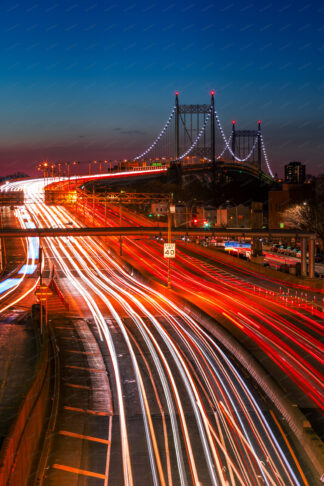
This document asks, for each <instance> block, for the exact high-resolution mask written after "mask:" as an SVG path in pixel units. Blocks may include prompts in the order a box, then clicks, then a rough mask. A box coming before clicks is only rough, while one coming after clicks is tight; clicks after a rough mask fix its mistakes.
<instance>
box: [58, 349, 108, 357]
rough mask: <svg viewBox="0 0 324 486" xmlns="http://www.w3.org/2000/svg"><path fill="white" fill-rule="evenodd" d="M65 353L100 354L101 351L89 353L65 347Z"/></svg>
mask: <svg viewBox="0 0 324 486" xmlns="http://www.w3.org/2000/svg"><path fill="white" fill-rule="evenodd" d="M64 352H65V353H74V354H87V355H89V356H102V354H101V353H89V352H88V351H75V350H74V349H65V350H64Z"/></svg>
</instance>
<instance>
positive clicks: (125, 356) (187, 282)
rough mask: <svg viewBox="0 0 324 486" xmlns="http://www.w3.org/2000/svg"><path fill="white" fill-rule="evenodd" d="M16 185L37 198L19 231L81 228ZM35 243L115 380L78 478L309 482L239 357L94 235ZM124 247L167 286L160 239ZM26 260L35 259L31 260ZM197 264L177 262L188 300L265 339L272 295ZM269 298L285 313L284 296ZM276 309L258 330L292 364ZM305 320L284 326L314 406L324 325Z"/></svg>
mask: <svg viewBox="0 0 324 486" xmlns="http://www.w3.org/2000/svg"><path fill="white" fill-rule="evenodd" d="M12 186H14V187H17V186H20V187H23V189H24V191H25V193H26V195H27V196H28V198H29V199H32V200H33V201H34V202H33V203H32V204H29V205H28V207H27V210H26V209H25V208H22V209H17V213H18V214H17V216H18V218H19V221H20V223H21V225H22V226H23V227H26V225H27V226H28V225H30V224H35V225H36V226H37V227H38V226H40V227H53V226H58V227H65V226H66V223H67V222H68V223H69V224H71V226H73V227H77V226H78V225H79V223H77V222H76V221H75V218H73V217H72V216H71V215H70V214H69V213H68V212H67V211H66V210H65V209H64V208H62V207H47V206H45V204H44V202H43V196H42V189H43V181H41V180H35V181H33V180H32V181H26V182H24V183H22V182H20V183H12ZM26 214H28V215H29V216H30V218H31V220H29V221H27V216H26ZM42 246H43V247H44V248H45V252H46V256H47V258H48V259H50V261H51V262H52V263H53V264H54V266H55V268H56V274H57V278H58V281H59V285H60V286H61V288H62V289H63V291H64V292H65V293H66V294H68V295H70V296H71V301H72V303H73V315H74V316H77V317H78V318H79V319H80V318H81V319H84V320H89V325H90V327H91V328H93V329H94V334H95V335H97V336H98V344H99V346H100V349H102V350H103V351H102V356H103V361H104V362H105V365H106V367H107V370H108V373H109V375H108V376H109V377H110V378H109V381H110V386H111V393H112V399H113V410H114V412H113V415H112V422H110V426H109V427H108V426H107V431H106V439H107V441H106V443H105V444H104V445H103V446H104V447H106V454H102V456H101V457H102V458H103V459H102V461H103V463H102V464H101V465H100V471H99V470H97V471H88V473H89V474H88V476H87V474H83V475H85V476H86V479H87V482H85V483H84V484H103V485H107V484H112V485H121V484H124V485H129V486H132V485H133V484H140V485H142V484H145V485H150V484H153V485H159V484H161V485H166V484H170V485H178V484H179V485H187V484H188V485H189V484H194V485H209V484H211V485H218V484H219V485H222V486H227V485H229V484H230V485H236V484H237V485H238V484H240V485H244V486H245V485H251V486H252V485H260V486H261V485H264V484H267V485H282V486H286V485H299V484H305V485H311V484H312V478H311V479H309V477H310V476H309V474H310V473H309V470H308V468H307V465H306V464H305V462H304V460H303V458H301V457H300V455H299V454H298V452H297V451H296V449H295V446H294V444H293V442H292V441H291V440H290V439H289V437H287V432H286V431H285V430H283V428H282V426H280V423H279V416H278V414H277V412H276V411H275V410H274V409H273V408H272V407H271V405H270V404H269V403H268V402H267V400H264V399H262V398H261V396H260V394H259V393H258V391H256V390H255V388H254V387H253V384H252V382H251V380H250V379H249V378H248V377H247V376H246V373H244V371H243V370H241V369H240V367H239V365H238V363H237V362H236V360H234V359H232V357H231V356H230V355H229V354H228V353H227V352H225V350H224V348H223V347H222V345H221V344H220V343H218V342H216V341H215V340H214V339H213V338H212V337H211V336H210V335H209V334H208V333H207V332H206V331H205V330H204V329H203V327H201V325H200V324H199V323H198V322H197V321H195V320H194V319H193V318H192V317H191V316H190V315H189V314H187V313H186V312H184V311H182V310H181V308H180V307H179V306H178V305H176V304H175V303H174V302H173V300H172V297H169V296H167V295H164V294H163V295H162V294H161V293H160V292H158V291H157V290H154V288H152V287H151V286H149V285H147V284H145V283H141V282H139V281H137V280H136V279H135V278H133V277H132V276H131V275H129V274H128V273H127V272H126V271H125V270H124V269H123V268H122V267H121V266H120V265H119V264H118V263H117V262H116V261H115V260H114V259H113V258H112V257H111V256H110V255H109V253H108V252H107V250H106V248H105V247H104V246H103V244H102V243H101V242H99V241H97V240H95V239H93V238H91V237H79V238H76V237H73V236H68V237H62V238H44V241H42ZM124 246H125V253H127V252H128V253H129V254H130V256H131V257H132V258H133V259H136V258H138V259H140V261H141V263H142V265H143V268H146V270H147V266H149V269H148V270H149V272H150V273H151V274H152V275H154V274H156V276H158V277H159V278H161V279H164V281H165V272H166V265H165V263H164V262H163V260H162V259H161V247H160V245H158V244H157V243H156V242H154V243H153V242H152V241H149V240H147V241H141V242H138V241H135V240H131V239H127V243H126V244H125V245H124ZM136 252H137V253H136ZM27 264H28V265H29V264H33V265H34V264H35V260H33V259H31V261H29V260H28V262H27ZM197 265H198V264H197V262H196V261H190V258H188V256H187V257H186V256H185V252H183V254H180V255H179V260H177V262H176V264H175V265H174V267H173V276H172V278H173V285H175V286H177V287H178V288H179V289H184V290H185V291H186V294H188V293H191V294H192V295H194V296H195V300H196V299H197V298H198V300H199V301H201V304H200V305H203V306H204V307H205V306H212V307H213V308H214V309H217V312H216V314H217V316H218V317H221V316H223V317H224V315H225V317H226V319H228V320H229V321H231V322H233V324H234V325H235V326H238V327H242V326H244V328H245V332H247V331H248V329H250V332H251V336H252V335H253V336H259V337H260V326H261V320H262V326H264V328H265V327H266V326H265V325H264V320H265V319H264V309H265V308H266V301H267V299H266V298H264V297H263V296H258V297H256V296H254V297H253V298H252V297H251V289H248V290H247V289H242V286H241V287H240V289H239V290H238V285H234V284H233V282H231V283H227V284H226V286H225V282H224V278H223V276H222V275H221V276H219V275H216V276H215V275H214V276H212V277H211V276H210V275H207V272H206V271H205V270H204V268H203V267H201V266H199V268H198V267H197ZM33 268H34V267H33ZM195 273H197V274H196V275H195ZM18 286H19V284H18ZM243 294H244V299H243V297H242V296H243ZM243 301H244V310H242V306H243ZM261 301H262V303H263V307H262V308H259V305H260V302H261ZM269 302H270V301H268V303H269ZM273 304H274V307H275V308H277V307H276V306H278V307H279V308H280V312H285V313H287V312H288V310H287V309H286V307H285V308H284V307H283V306H282V305H281V304H280V303H274V302H273V301H271V306H272V305H273ZM271 306H268V307H267V314H268V316H269V319H268V320H269V322H267V323H266V324H267V329H268V331H267V332H268V333H269V334H268V336H267V340H266V339H265V337H264V334H263V332H264V331H263V330H262V333H261V337H260V345H261V344H262V343H264V342H265V341H266V342H267V344H268V345H269V346H270V343H272V342H273V344H272V346H273V349H276V350H278V349H279V347H281V348H282V349H284V351H285V353H286V355H285V356H286V358H285V359H286V360H287V363H288V362H289V361H288V359H289V360H291V361H292V362H293V363H294V366H297V364H298V360H297V359H296V358H297V357H296V351H295V348H294V349H293V348H289V349H288V344H287V343H286V342H285V341H282V334H283V328H284V327H285V326H287V323H289V321H288V319H286V321H285V322H284V323H283V322H282V321H283V318H280V319H279V317H278V316H279V313H278V314H276V315H273V314H271V311H270V307H271ZM284 309H285V311H284ZM239 313H240V314H241V315H238V314H239ZM297 320H298V322H299V321H300V322H301V318H299V317H297ZM304 321H305V322H303V325H304V326H305V327H307V328H308V330H311V332H309V335H307V336H306V334H305V332H304V330H303V331H300V330H299V329H297V327H296V325H293V324H290V333H291V334H292V335H293V336H294V339H295V341H296V342H295V346H296V347H297V348H296V349H298V350H300V348H301V347H303V350H304V352H305V356H306V357H304V356H303V357H302V359H300V356H299V355H298V359H299V361H300V363H299V366H300V367H301V368H302V371H300V370H299V369H298V371H296V374H297V373H298V376H299V375H301V376H303V377H305V376H307V385H308V386H309V389H310V394H311V397H310V398H311V399H312V400H318V401H319V400H320V397H319V395H320V392H319V391H316V386H315V384H317V385H318V388H320V379H321V375H320V373H319V372H318V371H317V370H316V369H315V362H316V361H317V359H318V358H319V355H320V348H318V346H317V333H318V332H319V325H315V323H314V322H315V321H314V322H313V320H312V319H311V318H310V317H309V318H307V320H305V319H304ZM274 328H275V329H274ZM278 336H279V337H278ZM289 339H290V338H289ZM279 340H280V341H279ZM290 345H291V346H292V344H291V343H290ZM264 349H265V350H266V347H264ZM305 359H307V360H308V361H307V365H306V363H304V362H303V360H305ZM287 369H288V370H289V368H288V367H287ZM299 385H300V383H299ZM74 393H77V391H74ZM108 399H109V397H107V401H108ZM322 403H323V402H322ZM92 433H96V428H95V427H94V428H93V430H92ZM97 433H99V432H98V431H97ZM101 434H102V431H101ZM92 439H93V437H92ZM297 456H298V457H297ZM56 466H57V464H56V463H55V464H53V463H52V462H51V459H49V463H48V469H49V471H48V475H47V478H48V479H47V480H46V481H45V484H54V482H53V477H54V476H53V475H52V472H53V469H55V467H56ZM70 466H71V465H70V464H69V457H68V456H66V457H65V464H61V465H60V468H57V467H56V469H60V471H61V470H62V471H65V474H67V475H69V474H72V475H74V474H75V472H69V468H70ZM98 467H99V466H98ZM70 469H71V468H70ZM53 474H54V473H53ZM88 481H89V482H88ZM62 484H65V483H64V482H62ZM66 484H69V483H66ZM82 484H83V483H82Z"/></svg>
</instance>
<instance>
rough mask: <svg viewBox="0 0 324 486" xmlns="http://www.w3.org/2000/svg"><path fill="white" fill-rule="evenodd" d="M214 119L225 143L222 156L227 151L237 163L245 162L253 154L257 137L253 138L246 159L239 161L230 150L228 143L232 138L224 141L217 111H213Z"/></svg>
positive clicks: (224, 137)
mask: <svg viewBox="0 0 324 486" xmlns="http://www.w3.org/2000/svg"><path fill="white" fill-rule="evenodd" d="M215 117H216V122H217V126H218V128H219V130H220V132H221V135H222V137H223V140H224V142H225V148H224V151H223V152H222V154H224V153H225V151H226V150H228V151H229V153H230V154H231V155H232V157H233V158H234V159H235V160H237V162H246V161H247V160H248V159H249V158H250V157H251V155H252V154H253V152H254V150H255V147H256V145H257V142H258V135H257V136H256V137H255V139H254V142H253V145H252V148H251V150H250V152H249V153H248V155H247V156H246V157H244V158H243V159H241V158H240V157H237V156H236V155H235V153H234V152H233V150H232V149H231V147H230V145H229V143H230V139H231V138H232V136H231V137H230V138H229V139H228V141H227V140H226V136H225V133H224V130H223V127H222V125H221V122H220V119H219V116H218V113H217V111H215Z"/></svg>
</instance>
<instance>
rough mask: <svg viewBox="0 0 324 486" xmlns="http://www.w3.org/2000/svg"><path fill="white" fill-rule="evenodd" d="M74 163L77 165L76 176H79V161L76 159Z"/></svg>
mask: <svg viewBox="0 0 324 486" xmlns="http://www.w3.org/2000/svg"><path fill="white" fill-rule="evenodd" d="M73 165H74V166H75V176H76V177H77V178H79V162H77V161H76V160H74V162H73Z"/></svg>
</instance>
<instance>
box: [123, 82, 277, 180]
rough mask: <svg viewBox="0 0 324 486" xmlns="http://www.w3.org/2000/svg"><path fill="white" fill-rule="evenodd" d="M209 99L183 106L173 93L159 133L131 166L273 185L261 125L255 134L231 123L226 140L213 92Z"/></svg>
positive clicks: (135, 158)
mask: <svg viewBox="0 0 324 486" xmlns="http://www.w3.org/2000/svg"><path fill="white" fill-rule="evenodd" d="M210 95H211V99H210V103H209V104H196V105H182V104H180V102H179V93H178V92H176V93H175V103H174V106H173V108H172V110H171V113H170V116H169V118H168V120H167V122H166V124H165V125H164V127H163V128H162V130H161V132H160V133H159V134H158V136H157V137H156V139H155V140H154V141H153V143H152V144H151V145H150V146H149V147H148V148H146V150H145V151H144V152H142V153H141V154H139V155H137V156H136V157H133V159H132V162H133V163H141V164H143V165H152V164H153V165H155V164H157V163H160V164H165V165H168V163H170V164H171V165H172V164H178V165H179V164H180V165H181V167H182V168H184V169H185V170H191V171H194V170H201V168H202V167H204V168H210V167H212V168H214V169H215V168H217V169H218V170H222V171H224V172H229V173H230V172H241V173H242V172H244V173H246V174H248V175H250V176H252V177H261V178H263V179H264V180H268V181H272V179H273V177H274V174H273V172H272V170H271V166H270V161H269V158H268V155H267V152H266V148H265V143H264V139H263V134H262V131H261V121H260V120H259V121H258V123H257V128H256V129H255V130H238V129H237V127H236V122H235V120H233V121H232V130H231V133H230V134H229V136H226V134H225V131H224V129H223V126H222V124H221V121H220V117H219V115H218V113H217V111H216V109H215V93H214V91H211V93H210ZM156 161H159V162H156Z"/></svg>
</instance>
